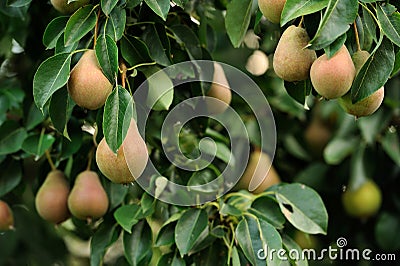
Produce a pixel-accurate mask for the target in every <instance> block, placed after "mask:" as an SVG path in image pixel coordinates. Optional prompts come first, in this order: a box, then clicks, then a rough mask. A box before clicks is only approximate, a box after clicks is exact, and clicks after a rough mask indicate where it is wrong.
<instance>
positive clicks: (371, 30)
mask: <svg viewBox="0 0 400 266" xmlns="http://www.w3.org/2000/svg"><path fill="white" fill-rule="evenodd" d="M363 25H364V28H366V29H367V32H368V34H369V35H371V36H372V39H373V40H374V41H375V42H377V40H378V39H377V38H376V24H375V21H374V19H373V18H372V16H371V14H370V13H369V11H368V10H367V9H366V7H365V6H363Z"/></svg>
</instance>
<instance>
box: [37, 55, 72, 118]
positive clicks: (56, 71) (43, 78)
mask: <svg viewBox="0 0 400 266" xmlns="http://www.w3.org/2000/svg"><path fill="white" fill-rule="evenodd" d="M70 65H71V55H70V54H69V53H62V54H57V55H54V56H52V57H50V58H48V59H46V60H45V61H44V62H43V63H42V64H40V66H39V68H38V69H37V71H36V73H35V76H34V78H33V97H34V100H35V104H36V105H37V107H38V108H39V109H40V110H41V111H42V112H43V107H44V105H45V104H46V102H47V101H48V100H49V99H50V97H51V96H52V95H53V93H54V92H56V91H57V90H58V89H60V88H61V87H63V86H64V85H65V84H66V83H67V81H68V78H69V74H70Z"/></svg>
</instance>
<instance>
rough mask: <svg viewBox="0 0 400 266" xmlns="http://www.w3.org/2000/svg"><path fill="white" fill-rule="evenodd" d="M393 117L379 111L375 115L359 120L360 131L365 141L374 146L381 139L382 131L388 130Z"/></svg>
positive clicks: (381, 110)
mask: <svg viewBox="0 0 400 266" xmlns="http://www.w3.org/2000/svg"><path fill="white" fill-rule="evenodd" d="M390 120H391V117H390V115H387V113H386V112H385V111H384V110H383V109H378V111H376V112H375V113H374V114H372V115H370V116H368V118H367V117H360V118H358V119H357V125H358V127H359V129H360V132H361V135H362V137H363V139H364V140H365V141H366V142H367V143H368V144H370V145H373V143H375V141H376V140H377V139H378V138H379V135H380V133H381V131H382V130H383V129H385V128H387V126H388V124H389V123H390Z"/></svg>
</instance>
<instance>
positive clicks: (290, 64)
mask: <svg viewBox="0 0 400 266" xmlns="http://www.w3.org/2000/svg"><path fill="white" fill-rule="evenodd" d="M309 41H310V38H309V37H308V34H307V31H306V30H305V29H303V28H300V27H296V26H293V25H292V26H290V27H288V28H287V29H286V30H285V31H284V32H283V34H282V36H281V38H280V40H279V42H278V45H277V46H276V50H275V54H274V59H273V66H274V71H275V73H276V75H277V76H278V77H280V78H281V79H283V80H286V81H301V80H305V79H308V78H309V76H310V68H311V65H312V64H313V62H314V61H315V59H317V54H316V53H315V51H314V50H311V49H307V48H306V46H307V45H308V42H309Z"/></svg>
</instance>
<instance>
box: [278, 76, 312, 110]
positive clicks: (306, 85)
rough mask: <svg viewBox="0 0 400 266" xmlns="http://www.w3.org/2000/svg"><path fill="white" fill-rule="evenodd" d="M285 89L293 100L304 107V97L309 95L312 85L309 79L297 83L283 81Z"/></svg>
mask: <svg viewBox="0 0 400 266" xmlns="http://www.w3.org/2000/svg"><path fill="white" fill-rule="evenodd" d="M285 89H286V91H287V93H288V94H289V95H290V96H291V97H292V98H293V99H295V100H296V101H297V102H299V103H300V104H302V105H304V104H305V102H306V96H308V95H310V93H311V90H312V85H311V82H310V79H306V80H303V81H299V82H288V81H285Z"/></svg>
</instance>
